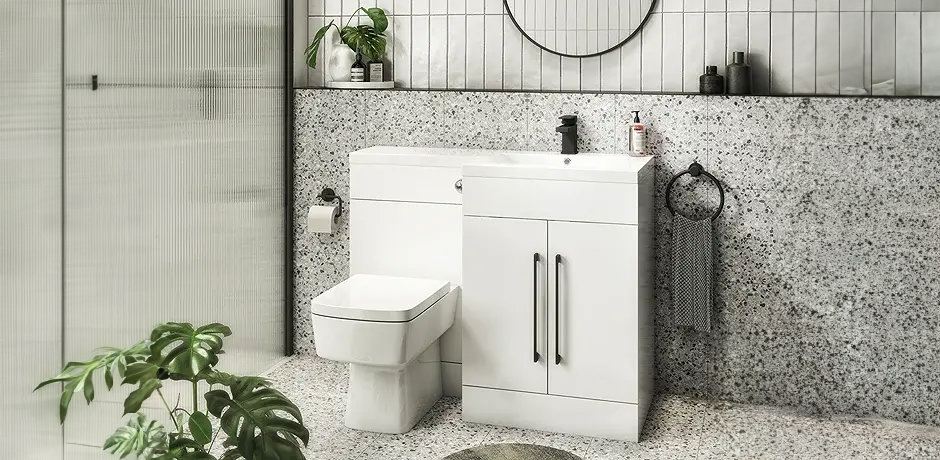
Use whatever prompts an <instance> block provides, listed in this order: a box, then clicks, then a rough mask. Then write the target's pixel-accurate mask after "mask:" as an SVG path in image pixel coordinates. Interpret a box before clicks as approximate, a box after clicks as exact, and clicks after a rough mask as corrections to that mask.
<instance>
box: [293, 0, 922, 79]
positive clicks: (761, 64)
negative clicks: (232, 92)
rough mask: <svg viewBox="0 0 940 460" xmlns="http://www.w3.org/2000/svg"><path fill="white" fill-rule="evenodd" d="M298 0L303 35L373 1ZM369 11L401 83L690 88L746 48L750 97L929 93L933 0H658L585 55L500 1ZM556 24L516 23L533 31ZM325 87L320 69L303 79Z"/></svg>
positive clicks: (428, 0) (404, 2)
mask: <svg viewBox="0 0 940 460" xmlns="http://www.w3.org/2000/svg"><path fill="white" fill-rule="evenodd" d="M300 1H302V0H300ZM308 1H309V5H308V14H309V15H310V21H309V22H308V27H309V29H308V30H307V31H306V34H307V36H308V38H312V37H313V35H314V34H315V33H316V29H317V27H318V26H319V25H321V24H324V23H325V22H324V21H326V22H329V19H331V18H332V17H335V16H341V15H342V14H344V13H346V14H348V13H351V12H352V11H353V9H354V8H355V7H356V6H358V5H359V4H361V5H363V6H374V5H375V4H376V0H308ZM357 2H358V3H357ZM378 4H379V6H382V7H384V8H385V9H386V11H387V13H388V14H389V15H390V21H391V23H392V24H391V26H390V27H389V31H388V35H389V43H390V45H389V49H390V51H389V53H388V55H387V56H388V59H389V61H390V65H391V67H392V71H391V73H390V74H389V75H392V76H393V77H394V79H395V81H396V86H398V87H402V88H433V89H445V88H446V89H487V90H490V89H525V90H544V91H557V90H574V91H650V92H657V91H665V92H691V93H694V92H698V77H699V75H701V74H702V73H703V72H704V70H705V66H706V65H716V66H718V68H719V73H722V74H723V73H724V66H725V64H726V62H727V61H728V60H729V59H730V56H731V53H732V52H734V51H746V52H748V53H749V62H750V64H751V65H752V66H753V76H754V81H753V87H754V91H755V93H758V94H812V93H816V94H862V93H863V92H864V93H867V94H878V95H890V94H897V95H921V94H923V95H940V2H938V1H935V0H659V2H658V3H657V6H656V11H655V12H654V16H653V17H652V18H651V19H650V21H649V22H647V24H646V26H645V27H644V29H643V31H642V33H640V34H637V35H636V36H635V37H634V39H633V40H632V41H631V42H629V43H628V44H627V45H625V46H624V47H623V48H622V49H620V50H619V51H617V52H614V53H609V54H606V55H604V56H603V57H601V58H585V59H576V58H560V57H558V56H556V55H553V54H550V53H548V52H545V51H542V50H540V49H538V48H537V47H535V46H533V45H532V44H531V43H529V42H528V41H527V40H525V39H524V38H523V37H522V35H521V34H520V33H519V31H518V30H516V28H515V27H514V26H513V24H512V22H510V21H509V19H508V15H506V14H505V13H504V11H503V6H502V2H501V1H500V0H411V1H409V0H384V1H382V0H380V1H379V2H378ZM556 20H557V17H556V15H547V16H545V17H541V15H539V17H536V16H533V17H531V18H520V21H521V22H532V23H533V24H536V27H538V28H544V27H547V26H551V24H550V22H552V21H556ZM600 20H601V19H598V21H600ZM327 80H329V77H328V73H324V69H323V66H322V65H320V66H318V67H317V69H310V70H309V71H308V80H307V82H306V84H307V85H309V86H314V87H317V86H322V85H323V83H324V82H325V81H327Z"/></svg>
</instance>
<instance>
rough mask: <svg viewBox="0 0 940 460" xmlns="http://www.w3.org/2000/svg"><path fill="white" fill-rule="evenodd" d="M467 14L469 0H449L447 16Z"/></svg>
mask: <svg viewBox="0 0 940 460" xmlns="http://www.w3.org/2000/svg"><path fill="white" fill-rule="evenodd" d="M466 12H467V0H447V14H464V13H466Z"/></svg>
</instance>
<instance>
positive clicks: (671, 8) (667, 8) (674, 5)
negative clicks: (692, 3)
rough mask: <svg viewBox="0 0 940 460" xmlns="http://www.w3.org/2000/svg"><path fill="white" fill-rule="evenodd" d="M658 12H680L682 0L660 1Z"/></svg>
mask: <svg viewBox="0 0 940 460" xmlns="http://www.w3.org/2000/svg"><path fill="white" fill-rule="evenodd" d="M660 4H661V6H660V8H659V11H661V12H663V13H677V12H682V8H683V4H684V0H660Z"/></svg>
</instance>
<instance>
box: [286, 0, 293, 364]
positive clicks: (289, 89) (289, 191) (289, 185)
mask: <svg viewBox="0 0 940 460" xmlns="http://www.w3.org/2000/svg"><path fill="white" fill-rule="evenodd" d="M284 208H285V209H284V232H285V239H284V354H286V355H287V356H290V355H293V354H294V300H295V299H294V0H284Z"/></svg>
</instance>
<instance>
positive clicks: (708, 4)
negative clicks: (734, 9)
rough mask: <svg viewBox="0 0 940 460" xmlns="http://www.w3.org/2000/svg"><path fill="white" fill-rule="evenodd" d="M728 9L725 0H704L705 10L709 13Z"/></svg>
mask: <svg viewBox="0 0 940 460" xmlns="http://www.w3.org/2000/svg"><path fill="white" fill-rule="evenodd" d="M727 9H728V2H727V1H726V0H705V11H706V12H709V13H717V12H722V13H723V12H725V11H727Z"/></svg>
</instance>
